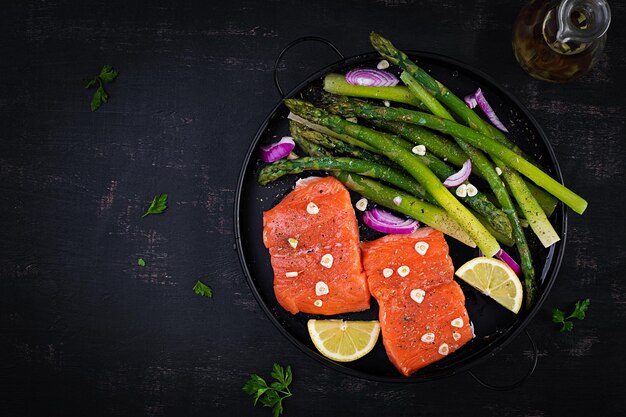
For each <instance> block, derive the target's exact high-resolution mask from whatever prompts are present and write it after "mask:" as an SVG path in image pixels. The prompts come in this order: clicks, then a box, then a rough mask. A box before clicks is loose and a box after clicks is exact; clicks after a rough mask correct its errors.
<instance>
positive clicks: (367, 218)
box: [363, 209, 419, 235]
mask: <svg viewBox="0 0 626 417" xmlns="http://www.w3.org/2000/svg"><path fill="white" fill-rule="evenodd" d="M375 210H376V211H375ZM363 221H364V222H365V224H366V225H368V226H369V227H371V228H372V229H374V230H376V231H378V232H381V233H392V234H399V235H400V234H407V235H408V234H411V233H413V232H414V231H415V230H416V229H417V228H418V227H419V223H418V222H417V220H413V219H402V218H400V217H396V216H394V215H393V214H391V213H388V212H386V211H384V210H380V209H372V210H370V211H366V212H365V213H364V214H363Z"/></svg>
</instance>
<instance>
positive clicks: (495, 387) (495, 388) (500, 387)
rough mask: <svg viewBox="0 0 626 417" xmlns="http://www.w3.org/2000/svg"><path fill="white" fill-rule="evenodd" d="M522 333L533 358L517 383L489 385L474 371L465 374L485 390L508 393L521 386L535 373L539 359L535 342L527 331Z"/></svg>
mask: <svg viewBox="0 0 626 417" xmlns="http://www.w3.org/2000/svg"><path fill="white" fill-rule="evenodd" d="M524 333H526V337H528V340H529V341H530V344H531V345H532V347H533V356H532V364H531V365H530V369H529V370H528V372H526V374H525V375H524V376H522V378H520V379H519V380H518V381H515V382H513V383H512V384H509V385H491V384H489V383H487V382H485V381H483V380H482V379H480V378H479V377H478V376H476V374H475V373H474V371H472V370H471V369H470V370H469V371H467V372H468V373H469V374H470V375H471V376H472V378H474V379H475V380H476V382H478V383H479V384H480V385H482V386H483V387H485V388H489V389H490V390H493V391H510V390H512V389H514V388H517V387H519V386H520V385H522V384H523V383H524V382H526V380H527V379H528V378H530V376H531V375H532V374H533V373H534V372H535V368H536V367H537V360H538V359H539V354H538V351H537V345H536V344H535V341H534V340H533V338H532V337H531V336H530V333H528V330H526V329H524Z"/></svg>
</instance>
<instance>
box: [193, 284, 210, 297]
mask: <svg viewBox="0 0 626 417" xmlns="http://www.w3.org/2000/svg"><path fill="white" fill-rule="evenodd" d="M193 292H195V293H196V294H198V295H201V296H203V297H206V298H212V297H213V289H212V288H211V287H209V286H208V285H206V284H205V283H204V282H202V281H198V282H196V285H194V286H193Z"/></svg>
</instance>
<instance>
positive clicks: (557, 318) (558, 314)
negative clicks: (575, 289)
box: [552, 308, 565, 323]
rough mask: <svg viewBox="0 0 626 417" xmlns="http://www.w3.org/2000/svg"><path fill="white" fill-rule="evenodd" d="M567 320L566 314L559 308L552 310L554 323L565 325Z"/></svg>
mask: <svg viewBox="0 0 626 417" xmlns="http://www.w3.org/2000/svg"><path fill="white" fill-rule="evenodd" d="M564 320H565V313H563V312H562V311H561V310H559V309H558V308H555V309H553V310H552V321H553V322H554V323H563V321H564Z"/></svg>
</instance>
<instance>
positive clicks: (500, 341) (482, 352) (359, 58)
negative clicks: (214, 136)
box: [234, 51, 567, 383]
mask: <svg viewBox="0 0 626 417" xmlns="http://www.w3.org/2000/svg"><path fill="white" fill-rule="evenodd" d="M406 53H407V55H409V56H417V57H419V58H420V59H426V60H434V61H440V62H443V63H445V64H448V65H452V66H455V67H457V68H459V69H463V70H465V71H468V72H470V73H472V74H473V75H474V76H477V77H478V78H481V79H482V80H483V81H486V82H487V83H488V84H490V85H491V87H492V88H493V89H495V90H497V91H498V94H500V95H502V96H505V97H506V98H507V99H508V100H510V101H511V102H512V103H513V104H514V105H515V106H516V108H517V109H518V110H519V111H521V112H522V113H523V114H524V116H525V117H527V118H528V120H529V121H530V123H531V125H532V127H533V128H534V129H535V130H536V132H537V133H538V135H539V137H540V138H541V140H542V141H543V142H544V145H545V147H546V149H547V151H548V154H549V155H550V158H551V161H552V163H553V165H554V175H555V176H556V179H557V180H558V181H559V182H560V183H561V184H563V176H562V173H561V168H560V166H559V163H558V160H557V159H556V155H555V153H554V149H553V148H552V145H551V144H550V142H549V140H548V138H547V136H546V134H545V132H544V131H543V129H542V128H541V126H540V125H539V123H538V122H537V121H536V120H535V118H534V117H533V116H532V114H531V113H530V111H529V110H528V109H527V108H526V106H524V105H523V104H522V103H521V102H520V101H519V100H518V99H517V98H516V97H515V96H513V95H512V94H511V93H510V92H508V91H507V90H506V89H504V88H503V87H502V86H500V84H499V83H498V82H496V81H495V80H494V79H493V78H492V77H491V76H489V75H487V74H486V73H484V72H483V71H481V70H478V69H476V68H474V67H472V66H471V65H468V64H465V63H464V62H461V61H458V60H456V59H453V58H450V57H447V56H445V55H441V54H437V53H432V52H425V51H406ZM376 58H379V55H378V54H377V53H375V52H372V53H366V54H359V55H355V56H352V57H348V58H345V59H342V60H339V61H336V62H334V63H332V64H330V65H327V66H326V67H324V68H322V69H321V70H319V71H317V72H315V73H314V74H313V75H311V76H309V77H307V78H306V79H305V80H304V81H302V82H301V83H300V84H298V85H297V86H295V87H294V88H292V89H291V90H290V92H289V93H288V94H287V95H286V96H285V98H290V97H293V96H295V95H296V94H297V93H299V92H300V91H302V90H303V89H304V88H306V87H307V86H308V85H310V84H311V83H312V82H314V81H316V80H318V79H320V78H321V77H323V76H324V75H326V74H327V73H329V72H331V71H333V70H335V69H337V68H341V67H345V66H349V65H354V64H357V63H360V62H365V61H369V60H372V59H376ZM283 106H284V105H283V103H282V100H281V101H279V102H278V104H277V105H276V106H275V107H274V108H273V109H272V111H271V112H270V113H269V114H268V115H267V116H266V117H265V119H264V120H263V122H262V123H261V125H260V127H259V129H258V130H257V132H256V134H255V136H254V139H253V140H252V142H251V144H250V146H249V148H248V151H247V153H246V155H245V157H244V159H243V163H242V165H241V169H240V172H239V178H238V181H237V191H236V193H235V201H234V203H235V204H234V227H235V246H236V249H237V255H238V256H239V261H240V263H241V267H242V270H243V272H244V275H245V276H246V281H247V282H248V286H249V287H250V290H251V291H252V293H253V294H254V297H255V298H256V300H257V302H258V303H259V305H260V306H261V309H262V310H263V311H264V312H265V314H266V315H267V316H268V317H269V319H270V321H271V322H272V323H273V324H274V326H275V327H276V328H277V329H278V330H279V331H280V333H282V335H283V336H285V337H286V338H287V339H288V340H289V341H290V342H291V343H293V344H294V345H295V346H296V347H298V348H299V349H300V350H301V351H303V352H304V353H305V354H307V355H308V356H309V357H312V358H314V359H315V360H317V361H319V362H321V363H322V364H324V365H326V366H328V367H330V368H332V369H335V370H336V371H339V372H342V373H344V374H347V375H350V376H353V377H356V378H361V379H365V380H370V381H377V382H391V383H418V382H428V381H434V380H436V379H441V378H445V377H449V376H452V375H456V374H458V373H460V372H463V371H469V370H471V369H472V368H473V367H474V366H476V365H479V364H481V363H483V362H485V361H486V360H487V359H489V358H491V357H493V356H495V355H496V354H497V353H498V352H499V351H500V350H502V349H503V348H504V347H505V346H507V345H508V344H509V343H511V342H512V341H513V340H515V339H516V338H517V336H518V335H519V334H520V333H521V332H522V331H524V329H526V327H527V326H528V325H529V324H530V322H531V321H532V319H533V318H534V317H535V315H536V314H537V313H538V311H539V310H540V309H541V306H542V305H543V303H544V301H545V300H546V298H547V297H548V295H549V293H550V291H551V289H552V287H553V285H554V282H555V281H556V278H557V276H558V273H559V270H560V267H561V263H562V261H563V256H564V253H565V244H566V240H567V211H566V209H565V206H564V204H563V203H559V204H558V206H557V210H559V214H560V217H561V229H562V233H561V234H562V236H561V241H560V242H559V243H558V245H559V247H558V250H557V253H556V258H555V253H554V252H555V247H554V246H552V247H551V248H550V252H549V254H548V256H547V259H548V260H550V259H551V260H552V265H550V268H548V269H549V270H550V269H551V270H552V272H551V273H550V272H549V271H548V272H549V273H548V274H547V275H546V277H545V278H544V283H545V284H544V287H543V291H542V294H541V295H540V296H539V298H538V299H537V300H536V302H535V304H534V305H533V307H532V308H531V310H530V311H529V312H528V313H527V316H526V317H525V318H524V319H523V320H522V321H521V322H520V323H519V324H517V325H516V326H511V327H510V328H509V329H507V330H506V331H505V332H504V333H503V334H501V335H500V336H499V337H498V338H497V339H496V340H494V342H492V343H490V344H488V345H486V346H484V347H483V348H481V349H479V350H477V351H476V352H475V353H473V354H472V355H471V356H469V357H468V358H467V359H466V361H465V363H463V364H461V365H459V366H457V367H451V368H449V369H448V370H447V372H441V373H440V374H437V375H436V376H431V377H428V378H425V377H421V376H420V375H419V373H418V374H415V375H412V376H410V377H402V376H401V375H398V377H387V376H377V375H371V374H367V373H364V372H361V371H357V370H355V369H352V368H348V367H346V366H343V365H341V364H340V363H338V362H334V361H332V360H330V359H328V358H326V357H324V356H323V355H321V354H320V353H318V352H315V351H313V350H311V349H310V348H309V347H307V346H305V345H304V344H302V343H301V342H300V341H299V340H297V339H296V338H295V337H294V336H292V335H291V334H290V333H289V332H288V331H287V330H286V329H285V328H284V327H283V326H282V325H281V324H280V322H279V321H278V319H277V318H276V317H275V316H274V315H273V314H272V312H271V310H270V308H269V307H268V306H267V305H266V304H265V301H264V300H263V297H262V296H261V294H260V293H259V291H258V289H257V288H256V286H255V284H254V281H253V278H252V275H251V273H250V270H249V269H248V264H247V261H246V259H245V255H244V248H243V246H242V243H241V227H240V224H239V218H240V217H239V216H240V210H239V207H240V203H241V192H242V188H243V184H244V180H245V177H246V173H247V171H248V167H249V164H250V160H251V159H252V157H253V155H254V153H255V150H256V148H257V146H258V143H259V140H260V139H261V137H262V136H263V134H264V133H265V131H266V129H267V126H268V125H269V123H270V121H271V120H272V119H273V117H275V116H276V114H277V113H278V112H279V111H280V110H282V108H283Z"/></svg>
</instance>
